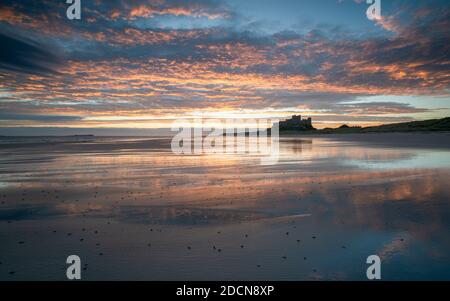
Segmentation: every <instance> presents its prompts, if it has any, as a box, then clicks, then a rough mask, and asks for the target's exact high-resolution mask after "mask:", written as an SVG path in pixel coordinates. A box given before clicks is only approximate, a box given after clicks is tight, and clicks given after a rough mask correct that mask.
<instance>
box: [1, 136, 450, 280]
mask: <svg viewBox="0 0 450 301" xmlns="http://www.w3.org/2000/svg"><path fill="white" fill-rule="evenodd" d="M448 136H449V134H448V133H442V134H435V133H432V134H370V135H360V134H358V135H327V136H318V137H311V136H308V137H282V138H281V141H280V160H279V162H278V163H277V164H275V165H266V166H264V165H261V164H260V161H259V158H258V157H257V156H253V155H206V154H205V155H191V156H183V155H175V154H172V152H171V150H170V141H171V140H170V138H169V137H153V138H133V137H126V138H123V137H122V138H121V137H114V138H113V137H34V138H6V137H2V138H0V155H1V156H0V245H1V248H0V280H64V279H65V269H66V267H67V265H66V264H65V260H66V258H67V256H69V255H72V254H76V255H79V256H80V257H81V260H82V266H83V267H84V270H83V271H82V277H83V279H85V280H311V279H325V280H330V279H338V280H364V279H365V273H366V268H367V265H366V263H365V260H366V258H367V256H369V255H371V254H378V255H380V257H381V258H382V262H383V263H382V264H383V266H382V276H383V279H385V280H416V279H423V280H440V279H446V280H450V238H449V237H450V236H449V235H448V233H449V232H450V203H449V196H450V188H449V186H448V184H447V182H448V178H449V175H450V145H449V142H448V141H450V139H448Z"/></svg>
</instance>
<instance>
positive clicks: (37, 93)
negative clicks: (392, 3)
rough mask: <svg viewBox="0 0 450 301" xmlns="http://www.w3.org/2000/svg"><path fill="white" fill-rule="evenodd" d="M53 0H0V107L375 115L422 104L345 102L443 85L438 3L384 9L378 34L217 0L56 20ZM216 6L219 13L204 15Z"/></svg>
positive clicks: (99, 4) (428, 91)
mask: <svg viewBox="0 0 450 301" xmlns="http://www.w3.org/2000/svg"><path fill="white" fill-rule="evenodd" d="M61 3H62V4H61ZM61 3H60V2H58V3H56V2H55V1H47V0H43V1H42V2H41V5H36V4H33V3H32V2H30V1H23V2H12V1H9V0H6V1H5V2H4V3H2V5H0V29H3V30H5V32H8V35H2V36H0V38H1V39H2V45H6V46H5V49H6V52H4V53H2V54H1V57H0V58H1V60H0V67H1V68H2V69H3V70H2V72H0V78H1V82H0V109H1V110H3V111H8V112H9V111H10V110H12V109H15V110H19V111H20V110H23V111H24V112H29V113H30V114H35V115H55V114H56V115H67V116H72V115H74V116H94V117H95V116H114V115H121V116H135V115H136V116H138V115H140V114H146V115H148V116H161V115H164V114H171V113H173V112H177V113H178V114H180V115H182V114H184V113H186V112H189V111H193V110H205V111H207V110H209V111H212V110H220V111H237V110H255V111H259V112H260V111H264V110H265V111H268V110H271V109H273V110H283V109H284V110H285V111H306V112H307V113H308V114H327V116H329V117H330V118H331V116H332V115H333V114H334V115H336V114H343V115H345V118H354V119H355V120H370V119H371V120H375V119H376V118H378V119H377V120H381V118H383V116H382V115H387V114H398V115H400V114H401V115H402V116H398V117H397V118H405V114H410V115H417V114H421V113H427V112H429V111H428V110H427V109H426V108H415V107H414V106H411V105H408V104H393V103H389V102H378V103H362V104H348V102H350V101H353V100H355V99H356V98H358V97H362V96H371V95H438V96H442V97H447V96H448V94H449V86H450V78H449V77H448V70H449V69H448V67H449V64H450V57H449V55H450V49H449V47H450V45H449V44H448V40H450V37H449V32H448V28H450V14H449V10H448V9H446V8H442V7H441V6H438V5H428V6H420V7H416V6H414V5H413V6H412V7H409V6H406V7H404V8H403V9H402V10H398V11H396V12H395V14H391V15H387V14H386V15H383V20H382V22H384V23H383V26H384V28H386V29H390V30H391V31H390V32H385V31H383V30H380V29H377V28H376V27H375V25H373V24H372V23H371V24H372V25H373V26H374V29H377V30H378V31H380V32H382V33H381V34H375V35H370V34H359V32H351V31H348V30H341V29H340V27H339V24H337V25H327V26H325V25H321V26H319V25H318V26H316V27H315V28H313V29H312V30H309V31H305V32H302V33H299V32H297V31H288V30H284V31H280V32H276V33H274V34H273V33H270V34H269V33H268V32H265V31H259V30H258V26H259V25H258V23H252V21H253V20H247V21H248V22H247V23H246V24H250V23H252V24H254V26H253V27H249V26H242V24H241V23H239V22H235V23H234V21H235V20H233V18H234V17H236V16H237V15H238V12H236V11H234V10H233V9H235V7H233V9H231V7H230V6H228V5H227V4H226V1H206V0H204V1H201V0H198V1H161V0H160V1H150V2H149V1H132V2H130V1H121V0H113V1H107V2H105V1H90V2H83V9H84V11H83V20H82V22H73V21H69V20H67V19H65V7H66V5H65V4H64V3H63V2H61ZM402 3H403V2H402ZM355 5H356V4H355ZM165 15H170V16H172V17H174V18H175V19H176V21H179V22H185V20H186V18H200V19H201V22H206V26H199V27H198V28H190V29H180V28H183V27H182V26H165V25H167V24H164V23H163V22H159V21H161V20H159V21H158V22H156V21H155V20H156V19H158V18H160V17H161V16H165ZM215 17H220V18H224V19H226V20H227V21H228V23H223V24H220V25H217V26H216V25H214V26H210V25H211V24H216V23H211V22H210V21H211V20H212V19H214V18H215ZM361 18H365V16H364V15H362V17H361ZM164 20H167V19H164ZM171 20H172V19H171ZM364 20H365V19H364ZM143 21H145V22H143ZM380 22H381V21H380ZM175 23H176V22H175ZM19 36H32V37H33V40H36V41H37V40H39V41H40V43H39V44H38V43H36V42H33V41H31V40H29V39H23V38H18V37H19ZM3 40H4V41H5V43H3ZM8 45H9V46H8ZM54 49H58V51H60V52H61V54H60V55H59V56H61V57H64V58H65V59H66V62H65V64H61V61H60V60H58V58H57V57H56V56H55V55H53V54H52V52H53V51H54ZM12 71H14V72H12ZM40 73H42V74H49V73H51V74H52V77H51V78H47V77H45V76H41V75H40ZM342 102H346V103H347V104H342ZM389 118H391V117H389ZM346 120H348V119H346ZM389 120H391V119H389ZM12 121H14V120H11V122H12ZM16 121H17V122H19V121H20V120H19V119H17V120H16ZM35 121H36V122H37V120H35ZM74 121H77V120H74ZM61 122H65V121H64V120H61ZM79 122H86V120H85V119H83V120H82V121H81V120H80V121H79Z"/></svg>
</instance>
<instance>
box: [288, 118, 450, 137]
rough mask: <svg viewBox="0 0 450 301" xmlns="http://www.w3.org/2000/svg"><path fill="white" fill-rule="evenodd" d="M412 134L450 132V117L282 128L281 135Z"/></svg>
mask: <svg viewBox="0 0 450 301" xmlns="http://www.w3.org/2000/svg"><path fill="white" fill-rule="evenodd" d="M411 132H450V117H445V118H442V119H430V120H423V121H411V122H402V123H392V124H383V125H379V126H369V127H359V126H348V125H345V124H344V125H342V126H340V127H338V128H324V129H315V128H312V129H306V130H305V129H303V128H301V127H300V128H298V129H295V128H292V127H289V128H285V127H282V126H280V135H308V134H314V135H316V134H358V133H411Z"/></svg>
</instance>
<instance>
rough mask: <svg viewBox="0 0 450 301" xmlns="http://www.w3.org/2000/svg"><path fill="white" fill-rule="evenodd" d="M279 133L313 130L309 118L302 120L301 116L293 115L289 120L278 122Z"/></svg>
mask: <svg viewBox="0 0 450 301" xmlns="http://www.w3.org/2000/svg"><path fill="white" fill-rule="evenodd" d="M279 127H280V131H286V130H288V131H308V130H315V128H314V127H313V126H312V119H311V117H309V118H307V119H302V116H301V115H294V116H292V117H291V118H290V119H287V120H284V121H280V122H279Z"/></svg>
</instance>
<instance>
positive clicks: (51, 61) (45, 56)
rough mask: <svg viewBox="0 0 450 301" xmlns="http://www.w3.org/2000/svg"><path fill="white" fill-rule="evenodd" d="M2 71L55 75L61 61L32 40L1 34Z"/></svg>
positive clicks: (0, 64) (0, 60) (0, 54)
mask: <svg viewBox="0 0 450 301" xmlns="http://www.w3.org/2000/svg"><path fill="white" fill-rule="evenodd" d="M0 44H1V45H2V50H1V51H0V70H1V69H4V70H9V71H16V72H23V73H31V74H48V73H54V72H55V69H54V67H55V66H56V65H57V64H59V59H58V57H57V56H55V55H54V54H53V53H52V52H50V51H49V50H47V49H46V48H44V46H42V45H39V44H38V43H35V42H33V41H31V40H25V39H19V38H15V37H10V36H7V35H5V34H2V33H0Z"/></svg>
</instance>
